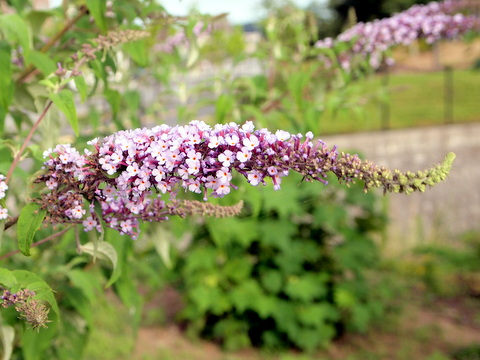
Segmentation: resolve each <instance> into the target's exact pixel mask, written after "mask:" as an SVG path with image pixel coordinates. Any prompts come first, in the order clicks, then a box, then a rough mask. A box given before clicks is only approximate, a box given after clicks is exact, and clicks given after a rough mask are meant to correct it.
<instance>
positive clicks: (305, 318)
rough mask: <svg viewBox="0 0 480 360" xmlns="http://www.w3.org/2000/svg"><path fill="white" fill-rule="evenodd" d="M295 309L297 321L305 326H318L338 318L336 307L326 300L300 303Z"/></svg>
mask: <svg viewBox="0 0 480 360" xmlns="http://www.w3.org/2000/svg"><path fill="white" fill-rule="evenodd" d="M296 310H297V311H296V313H297V316H298V320H299V322H301V323H302V324H304V325H307V326H315V327H320V326H322V325H323V324H325V323H326V322H328V321H334V320H337V318H338V311H337V309H336V308H335V307H334V306H332V305H331V304H329V303H327V302H321V303H316V304H315V303H312V304H306V305H301V306H298V307H297V309H296Z"/></svg>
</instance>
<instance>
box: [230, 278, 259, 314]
mask: <svg viewBox="0 0 480 360" xmlns="http://www.w3.org/2000/svg"><path fill="white" fill-rule="evenodd" d="M229 297H230V301H231V302H232V304H233V305H234V306H235V307H236V308H237V310H238V311H240V312H244V311H245V310H247V309H256V307H257V306H258V302H259V301H261V300H262V299H263V298H264V297H266V295H265V294H264V292H263V290H262V288H261V287H260V285H259V284H258V282H257V281H255V280H254V279H248V280H246V281H244V282H242V283H241V284H240V285H239V286H237V287H235V288H234V289H233V290H232V291H230V293H229Z"/></svg>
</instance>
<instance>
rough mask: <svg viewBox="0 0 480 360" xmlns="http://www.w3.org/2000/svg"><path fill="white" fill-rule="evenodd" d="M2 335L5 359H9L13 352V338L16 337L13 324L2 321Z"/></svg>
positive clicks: (0, 329)
mask: <svg viewBox="0 0 480 360" xmlns="http://www.w3.org/2000/svg"><path fill="white" fill-rule="evenodd" d="M0 337H1V339H2V345H3V357H2V359H3V360H9V359H10V358H11V356H12V352H13V340H14V339H15V329H14V328H13V326H10V325H6V324H4V323H3V321H2V322H0Z"/></svg>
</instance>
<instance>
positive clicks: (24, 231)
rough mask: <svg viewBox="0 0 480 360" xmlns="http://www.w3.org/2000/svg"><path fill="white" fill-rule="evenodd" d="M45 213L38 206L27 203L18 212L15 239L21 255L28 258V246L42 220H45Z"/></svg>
mask: <svg viewBox="0 0 480 360" xmlns="http://www.w3.org/2000/svg"><path fill="white" fill-rule="evenodd" d="M46 213H47V212H46V211H45V210H42V209H40V205H39V204H35V203H29V204H27V205H25V206H24V207H23V209H22V210H21V211H20V216H19V218H18V222H17V239H18V248H19V249H20V251H21V252H22V254H24V255H26V256H30V246H31V245H32V241H33V238H34V236H35V233H36V232H37V230H38V228H39V227H40V225H42V222H43V219H45V215H46Z"/></svg>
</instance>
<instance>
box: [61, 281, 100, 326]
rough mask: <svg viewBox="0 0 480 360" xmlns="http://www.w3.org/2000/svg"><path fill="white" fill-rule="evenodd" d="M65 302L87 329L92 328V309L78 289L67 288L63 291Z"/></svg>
mask: <svg viewBox="0 0 480 360" xmlns="http://www.w3.org/2000/svg"><path fill="white" fill-rule="evenodd" d="M63 294H64V296H65V297H66V301H67V302H69V303H70V305H71V306H72V307H73V308H75V310H77V312H78V313H79V314H80V315H81V316H82V317H83V318H84V319H85V321H86V322H87V324H88V326H89V327H92V326H93V313H92V310H93V307H92V304H91V303H90V302H89V301H88V298H87V297H86V296H85V294H84V293H83V292H82V290H80V289H79V288H74V287H68V288H67V289H65V290H64V291H63Z"/></svg>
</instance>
